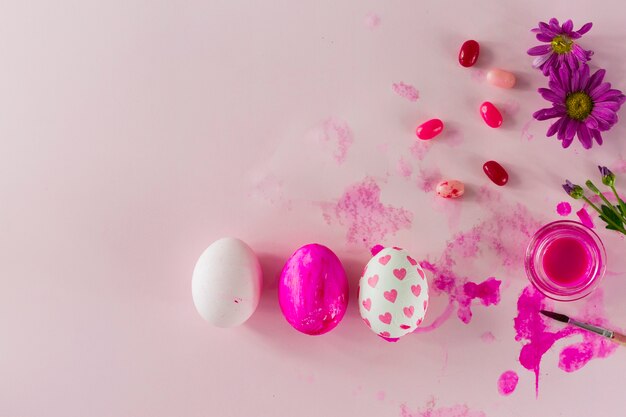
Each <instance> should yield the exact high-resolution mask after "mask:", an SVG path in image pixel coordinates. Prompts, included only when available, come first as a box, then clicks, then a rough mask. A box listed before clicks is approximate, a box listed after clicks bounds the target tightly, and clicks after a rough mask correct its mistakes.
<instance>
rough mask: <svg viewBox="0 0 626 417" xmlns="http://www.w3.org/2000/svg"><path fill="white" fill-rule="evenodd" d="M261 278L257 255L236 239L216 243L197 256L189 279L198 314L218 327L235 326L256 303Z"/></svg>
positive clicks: (254, 307)
mask: <svg viewBox="0 0 626 417" xmlns="http://www.w3.org/2000/svg"><path fill="white" fill-rule="evenodd" d="M262 283H263V275H262V272H261V265H260V264H259V260H258V258H257V256H256V254H255V253H254V252H253V251H252V249H251V248H250V247H249V246H248V245H247V244H246V243H244V242H242V241H241V240H239V239H235V238H223V239H220V240H217V241H215V242H214V243H213V244H211V246H209V247H208V248H207V249H206V250H205V251H204V252H203V253H202V255H200V258H199V259H198V262H196V267H195V268H194V270H193V277H192V279H191V294H192V296H193V303H194V305H195V306H196V310H198V313H199V314H200V315H201V316H202V318H204V319H205V320H206V321H208V322H209V323H211V324H213V325H215V326H217V327H234V326H239V325H240V324H243V323H244V322H245V321H246V320H248V319H249V318H250V316H252V313H254V310H256V308H257V306H258V304H259V298H260V295H261V286H262Z"/></svg>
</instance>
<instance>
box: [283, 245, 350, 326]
mask: <svg viewBox="0 0 626 417" xmlns="http://www.w3.org/2000/svg"><path fill="white" fill-rule="evenodd" d="M278 301H279V303H280V309H281V310H282V312H283V315H284V316H285V318H286V319H287V321H288V322H289V324H291V325H292V326H293V328H294V329H296V330H298V331H300V332H302V333H305V334H309V335H318V334H324V333H326V332H328V331H330V330H332V329H334V328H335V326H337V324H339V322H340V321H341V319H342V318H343V315H344V314H345V312H346V308H347V306H348V279H347V277H346V272H345V271H344V269H343V266H342V265H341V261H339V258H337V255H335V254H334V253H333V251H331V250H330V249H328V248H327V247H326V246H322V245H318V244H316V243H312V244H309V245H305V246H302V247H301V248H300V249H298V250H297V251H295V253H294V254H293V255H291V257H290V258H289V259H288V260H287V262H286V263H285V266H284V267H283V271H282V273H281V274H280V281H279V283H278Z"/></svg>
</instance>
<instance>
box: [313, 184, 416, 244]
mask: <svg viewBox="0 0 626 417" xmlns="http://www.w3.org/2000/svg"><path fill="white" fill-rule="evenodd" d="M322 210H323V215H324V219H325V220H326V223H328V224H329V225H330V224H331V223H332V222H333V220H334V221H336V222H337V223H339V224H340V225H344V226H347V232H346V239H347V242H348V243H350V244H359V245H363V246H365V247H371V246H372V244H373V243H378V242H382V241H384V240H385V237H386V236H387V235H388V234H392V235H393V234H395V233H396V232H398V230H401V229H408V228H410V227H411V223H412V221H413V214H412V213H411V212H410V211H409V210H406V209H404V208H397V207H393V206H391V205H384V204H383V203H382V202H381V201H380V186H379V185H378V184H377V183H376V181H374V179H372V178H370V177H366V178H365V179H364V180H363V181H361V182H359V183H356V184H353V185H351V186H349V187H348V188H347V189H346V191H345V192H344V194H343V195H342V196H341V198H340V199H339V201H337V202H336V203H322Z"/></svg>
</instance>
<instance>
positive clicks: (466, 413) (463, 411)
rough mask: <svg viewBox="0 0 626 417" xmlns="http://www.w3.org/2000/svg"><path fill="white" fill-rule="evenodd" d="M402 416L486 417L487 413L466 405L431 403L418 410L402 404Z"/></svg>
mask: <svg viewBox="0 0 626 417" xmlns="http://www.w3.org/2000/svg"><path fill="white" fill-rule="evenodd" d="M400 417H486V415H485V413H483V412H482V411H472V410H470V409H469V408H468V407H467V406H466V405H460V404H459V405H455V406H452V407H438V408H435V405H434V404H432V403H429V404H428V405H427V406H426V408H424V409H418V410H417V411H411V410H409V408H408V407H407V406H406V405H405V404H402V405H401V406H400Z"/></svg>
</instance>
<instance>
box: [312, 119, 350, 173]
mask: <svg viewBox="0 0 626 417" xmlns="http://www.w3.org/2000/svg"><path fill="white" fill-rule="evenodd" d="M320 139H321V140H322V141H323V142H330V143H335V144H336V149H335V152H334V154H333V156H334V158H335V161H337V163H339V164H342V163H343V162H344V161H345V160H346V157H347V156H348V149H349V148H350V146H351V145H352V142H354V137H353V136H352V130H351V129H350V126H348V124H347V123H346V122H344V121H342V120H338V119H334V118H329V119H326V120H325V121H324V124H323V126H322V132H321V135H320Z"/></svg>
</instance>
